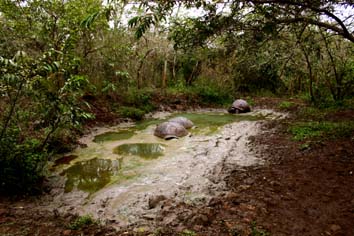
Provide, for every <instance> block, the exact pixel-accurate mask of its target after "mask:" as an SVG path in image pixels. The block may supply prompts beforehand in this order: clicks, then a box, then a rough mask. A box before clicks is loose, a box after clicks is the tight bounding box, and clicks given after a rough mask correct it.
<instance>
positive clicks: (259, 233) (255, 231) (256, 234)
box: [250, 222, 270, 236]
mask: <svg viewBox="0 0 354 236" xmlns="http://www.w3.org/2000/svg"><path fill="white" fill-rule="evenodd" d="M251 230H252V231H251V234H250V235H251V236H270V233H269V232H267V231H265V230H263V229H259V227H257V223H256V222H252V223H251Z"/></svg>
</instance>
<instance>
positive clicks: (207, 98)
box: [192, 85, 233, 105]
mask: <svg viewBox="0 0 354 236" xmlns="http://www.w3.org/2000/svg"><path fill="white" fill-rule="evenodd" d="M192 91H194V92H195V94H196V95H197V97H199V98H200V99H199V100H200V101H201V103H204V104H210V105H225V104H231V103H232V100H233V96H232V94H231V93H230V92H229V91H227V90H225V89H224V90H223V89H222V88H219V87H216V86H211V85H209V86H208V85H201V86H198V87H194V88H193V90H192Z"/></svg>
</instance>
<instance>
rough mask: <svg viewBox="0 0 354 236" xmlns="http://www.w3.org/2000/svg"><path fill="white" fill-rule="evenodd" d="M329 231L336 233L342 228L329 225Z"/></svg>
mask: <svg viewBox="0 0 354 236" xmlns="http://www.w3.org/2000/svg"><path fill="white" fill-rule="evenodd" d="M330 229H331V231H332V232H338V231H340V230H341V229H342V227H340V226H339V225H335V224H333V225H331V227H330Z"/></svg>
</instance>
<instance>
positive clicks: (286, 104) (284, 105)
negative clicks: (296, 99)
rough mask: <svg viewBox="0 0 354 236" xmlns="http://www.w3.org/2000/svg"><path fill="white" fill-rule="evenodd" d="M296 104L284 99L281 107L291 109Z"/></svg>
mask: <svg viewBox="0 0 354 236" xmlns="http://www.w3.org/2000/svg"><path fill="white" fill-rule="evenodd" d="M294 106H295V104H294V103H293V102H288V101H283V102H281V103H280V104H279V108H280V109H285V110H286V109H290V108H292V107H294Z"/></svg>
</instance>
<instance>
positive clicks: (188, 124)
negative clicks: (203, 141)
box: [168, 116, 194, 129]
mask: <svg viewBox="0 0 354 236" xmlns="http://www.w3.org/2000/svg"><path fill="white" fill-rule="evenodd" d="M168 121H170V122H176V123H179V124H181V125H183V126H184V128H186V129H190V128H192V127H193V126H194V124H193V122H192V121H191V120H189V119H187V118H186V117H183V116H177V117H174V118H171V119H169V120H168Z"/></svg>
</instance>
